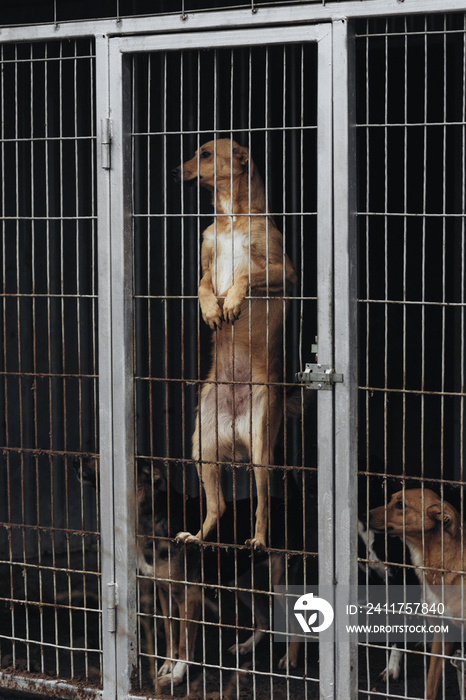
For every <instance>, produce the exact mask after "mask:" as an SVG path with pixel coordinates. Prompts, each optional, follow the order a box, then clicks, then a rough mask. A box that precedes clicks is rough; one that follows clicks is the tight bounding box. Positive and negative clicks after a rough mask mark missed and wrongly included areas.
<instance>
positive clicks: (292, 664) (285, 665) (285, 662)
mask: <svg viewBox="0 0 466 700" xmlns="http://www.w3.org/2000/svg"><path fill="white" fill-rule="evenodd" d="M297 665H298V663H297V661H296V660H295V659H291V658H290V657H289V656H288V654H285V656H282V658H281V659H280V661H279V662H278V668H279V669H285V671H288V669H290V668H296V666H297Z"/></svg>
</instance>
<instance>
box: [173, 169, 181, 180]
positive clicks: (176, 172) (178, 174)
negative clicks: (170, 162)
mask: <svg viewBox="0 0 466 700" xmlns="http://www.w3.org/2000/svg"><path fill="white" fill-rule="evenodd" d="M172 177H173V179H174V180H175V182H179V181H180V180H181V167H180V166H178V167H177V168H173V170H172Z"/></svg>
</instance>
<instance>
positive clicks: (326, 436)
mask: <svg viewBox="0 0 466 700" xmlns="http://www.w3.org/2000/svg"><path fill="white" fill-rule="evenodd" d="M326 29H327V32H326V34H325V35H324V36H323V37H322V38H321V39H320V41H319V43H318V54H317V94H318V101H317V105H318V106H317V128H318V132H317V134H318V137H317V334H318V354H319V360H320V361H325V362H328V363H329V364H331V365H332V366H333V361H334V349H333V348H334V337H333V334H334V327H333V282H334V279H333V267H334V262H333V232H332V229H333V214H332V172H333V163H332V145H331V143H332V141H331V140H332V122H333V115H332V89H333V87H332V67H331V66H332V31H331V27H328V28H326ZM333 411H334V400H333V393H332V392H319V394H318V403H317V467H318V472H317V474H318V480H317V492H318V503H319V507H318V533H319V586H323V587H324V590H325V591H326V593H325V595H324V597H326V598H327V596H328V593H327V592H329V591H331V590H332V586H333V582H334V579H335V563H334V544H333V543H334V536H335V522H334V508H335V505H334V490H335V483H334V457H335V455H334V436H333V420H334V418H333V415H334V414H333ZM328 602H329V603H330V604H332V603H333V600H329V601H328ZM319 642H320V644H319V647H320V672H319V673H320V697H321V698H325V700H330V699H331V698H333V697H334V692H335V675H334V674H335V665H334V643H335V637H334V628H333V626H331V627H330V628H329V629H328V630H326V631H325V632H323V633H322V634H321V635H320V639H319Z"/></svg>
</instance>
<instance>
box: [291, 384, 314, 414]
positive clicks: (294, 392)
mask: <svg viewBox="0 0 466 700" xmlns="http://www.w3.org/2000/svg"><path fill="white" fill-rule="evenodd" d="M315 397H316V392H315V391H312V390H310V389H305V388H303V387H301V386H296V387H292V388H291V389H288V390H287V392H286V399H285V418H296V417H299V416H302V415H303V412H304V410H305V409H306V408H308V406H310V404H311V401H312V402H314V401H315Z"/></svg>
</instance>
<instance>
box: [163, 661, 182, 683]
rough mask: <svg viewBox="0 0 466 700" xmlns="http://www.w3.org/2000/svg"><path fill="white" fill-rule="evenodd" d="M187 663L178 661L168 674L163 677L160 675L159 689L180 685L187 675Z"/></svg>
mask: <svg viewBox="0 0 466 700" xmlns="http://www.w3.org/2000/svg"><path fill="white" fill-rule="evenodd" d="M186 668H187V666H186V662H184V661H177V662H176V663H175V664H174V666H173V667H172V668H171V669H170V671H169V672H168V673H166V674H165V675H163V676H161V675H160V673H159V674H158V678H157V686H158V687H159V688H164V687H167V686H168V685H172V684H173V685H180V683H182V682H183V679H184V677H185V675H186Z"/></svg>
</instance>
